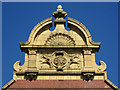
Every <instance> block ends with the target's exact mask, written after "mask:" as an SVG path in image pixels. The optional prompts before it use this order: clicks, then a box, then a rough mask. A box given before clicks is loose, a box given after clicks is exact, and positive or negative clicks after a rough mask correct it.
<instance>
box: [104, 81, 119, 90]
mask: <svg viewBox="0 0 120 90" xmlns="http://www.w3.org/2000/svg"><path fill="white" fill-rule="evenodd" d="M105 82H106V83H107V84H108V85H109V86H110V87H111V88H113V89H114V90H119V88H118V87H117V86H116V85H114V84H113V83H112V82H111V81H110V80H108V79H106V80H105Z"/></svg>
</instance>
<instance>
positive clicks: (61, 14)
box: [53, 5, 67, 23]
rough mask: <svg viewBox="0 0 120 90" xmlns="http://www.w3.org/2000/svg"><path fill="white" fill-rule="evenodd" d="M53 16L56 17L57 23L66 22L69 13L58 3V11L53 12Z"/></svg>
mask: <svg viewBox="0 0 120 90" xmlns="http://www.w3.org/2000/svg"><path fill="white" fill-rule="evenodd" d="M53 16H54V17H55V18H56V19H55V20H54V22H55V23H65V22H66V20H65V19H64V18H65V17H66V16H67V13H66V12H64V11H63V9H62V6H61V5H58V7H57V11H56V12H54V13H53Z"/></svg>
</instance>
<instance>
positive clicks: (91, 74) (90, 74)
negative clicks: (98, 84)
mask: <svg viewBox="0 0 120 90" xmlns="http://www.w3.org/2000/svg"><path fill="white" fill-rule="evenodd" d="M94 75H95V73H94V72H82V79H83V80H86V81H89V80H93V79H94Z"/></svg>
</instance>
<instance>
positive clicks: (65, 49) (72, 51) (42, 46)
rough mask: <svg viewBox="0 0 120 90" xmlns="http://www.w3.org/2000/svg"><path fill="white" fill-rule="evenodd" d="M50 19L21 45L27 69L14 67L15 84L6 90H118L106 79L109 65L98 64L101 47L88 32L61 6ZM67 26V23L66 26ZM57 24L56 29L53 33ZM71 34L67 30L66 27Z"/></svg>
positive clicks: (41, 24)
mask: <svg viewBox="0 0 120 90" xmlns="http://www.w3.org/2000/svg"><path fill="white" fill-rule="evenodd" d="M53 16H54V18H55V20H54V21H53V18H48V19H46V20H44V21H42V22H40V23H39V24H38V25H36V26H35V27H34V29H33V30H32V32H31V34H30V36H29V39H28V41H27V42H20V48H21V51H22V52H25V62H24V65H22V66H20V61H17V62H16V63H15V64H14V73H13V80H12V81H10V82H9V83H8V84H6V85H5V86H4V87H3V88H2V89H5V90H19V89H25V90H34V89H40V90H44V89H45V90H57V89H65V90H68V89H69V90H73V89H74V90H77V89H78V90H82V89H85V90H87V89H90V90H93V89H95V90H97V89H101V90H106V89H109V90H117V89H118V88H117V87H116V86H115V85H114V84H112V82H110V81H109V80H108V79H107V73H106V64H105V63H104V62H103V61H100V65H99V66H98V65H97V64H96V62H95V52H98V51H99V48H100V43H97V42H93V41H92V39H91V35H90V33H89V31H88V29H87V28H86V27H85V26H84V25H83V24H81V23H80V22H78V21H76V20H74V19H72V18H67V21H66V19H65V18H66V16H67V13H66V12H64V11H63V9H62V6H61V5H59V6H58V8H57V11H55V12H54V13H53ZM66 22H67V23H66ZM53 23H54V25H55V29H54V30H52V31H51V30H50V28H51V27H52V24H53ZM66 24H67V26H68V27H69V28H70V30H66V29H65V25H66Z"/></svg>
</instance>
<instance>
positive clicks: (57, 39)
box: [45, 33, 75, 45]
mask: <svg viewBox="0 0 120 90" xmlns="http://www.w3.org/2000/svg"><path fill="white" fill-rule="evenodd" d="M45 45H75V41H74V40H73V39H72V38H71V37H70V36H68V35H65V34H62V33H57V34H54V35H52V36H50V37H49V38H48V39H47V41H46V43H45Z"/></svg>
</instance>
